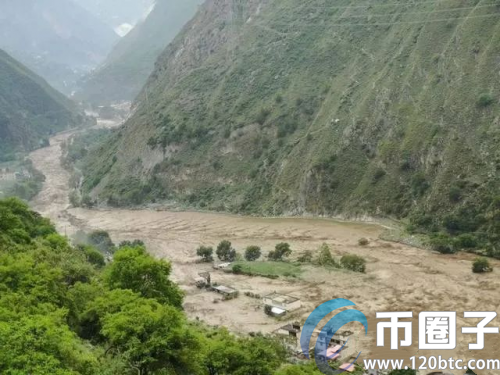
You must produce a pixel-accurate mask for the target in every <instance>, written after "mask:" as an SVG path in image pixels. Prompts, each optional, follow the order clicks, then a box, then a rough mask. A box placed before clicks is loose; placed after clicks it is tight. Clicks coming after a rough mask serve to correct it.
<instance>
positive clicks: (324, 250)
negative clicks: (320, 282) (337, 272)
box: [316, 243, 338, 267]
mask: <svg viewBox="0 0 500 375" xmlns="http://www.w3.org/2000/svg"><path fill="white" fill-rule="evenodd" d="M316 263H317V264H318V265H320V266H323V267H325V266H334V267H336V266H338V265H337V262H336V261H335V259H333V257H332V253H331V252H330V248H329V247H328V245H327V244H326V243H324V244H323V245H321V247H320V248H319V254H318V258H317V259H316Z"/></svg>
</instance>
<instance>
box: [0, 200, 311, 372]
mask: <svg viewBox="0 0 500 375" xmlns="http://www.w3.org/2000/svg"><path fill="white" fill-rule="evenodd" d="M0 215H2V216H1V217H3V218H5V219H6V220H7V221H6V222H2V223H1V224H0V225H2V228H3V230H2V231H0V239H1V241H0V348H1V350H0V373H2V374H7V375H21V374H34V375H35V374H36V375H78V374H80V375H116V374H120V375H136V374H139V375H142V374H144V375H145V374H148V375H184V374H190V375H207V374H211V375H271V374H275V372H276V371H277V370H278V368H279V367H280V366H281V365H282V364H283V363H284V362H285V359H286V352H285V350H284V349H283V347H282V346H281V345H280V344H279V343H277V342H276V341H274V340H272V339H269V338H265V337H261V336H257V337H254V338H251V337H237V336H235V335H232V334H229V333H228V332H227V331H226V330H221V329H211V328H208V327H204V326H203V325H201V324H196V325H195V324H192V323H188V322H187V321H186V317H185V315H184V314H183V312H182V310H181V309H180V307H181V303H182V293H181V292H180V290H179V288H178V286H177V285H176V284H174V283H173V282H171V280H170V279H169V277H170V273H171V266H170V263H168V262H166V261H162V260H156V259H154V258H153V257H151V256H150V255H149V254H147V252H146V249H145V248H144V247H143V246H142V245H141V244H138V246H133V247H127V246H126V247H123V248H121V249H120V250H118V251H117V252H116V254H115V256H114V259H113V261H112V262H111V263H109V264H108V265H105V264H104V258H103V256H102V254H101V253H100V252H99V251H97V250H96V249H95V248H93V247H91V246H88V245H81V246H76V247H73V246H71V245H70V243H69V242H68V239H67V238H65V237H63V236H60V235H58V234H57V233H55V230H54V228H53V227H52V225H50V223H49V222H48V221H47V220H45V219H42V218H41V217H40V216H38V215H37V214H35V213H33V212H31V211H30V210H29V209H28V207H27V206H26V205H24V204H23V203H21V202H19V201H17V200H7V201H2V200H0ZM104 237H107V236H104ZM229 248H230V249H231V246H230V244H229ZM285 253H286V252H285ZM290 371H291V370H290ZM285 374H287V375H288V373H285ZM292 374H295V373H294V372H292V373H290V375H292ZM312 374H314V373H312Z"/></svg>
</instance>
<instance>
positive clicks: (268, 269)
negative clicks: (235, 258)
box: [229, 261, 302, 277]
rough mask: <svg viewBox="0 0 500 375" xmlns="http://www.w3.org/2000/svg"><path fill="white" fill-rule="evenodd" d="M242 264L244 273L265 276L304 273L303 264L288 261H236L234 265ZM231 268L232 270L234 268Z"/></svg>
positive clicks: (290, 275) (285, 275)
mask: <svg viewBox="0 0 500 375" xmlns="http://www.w3.org/2000/svg"><path fill="white" fill-rule="evenodd" d="M237 265H240V266H241V267H242V269H243V272H242V273H243V274H248V275H255V276H264V277H279V276H284V277H299V276H300V274H301V273H302V269H301V266H300V265H298V264H296V263H288V262H246V261H240V262H234V263H233V264H232V267H234V266H237ZM229 270H231V271H232V268H230V269H229Z"/></svg>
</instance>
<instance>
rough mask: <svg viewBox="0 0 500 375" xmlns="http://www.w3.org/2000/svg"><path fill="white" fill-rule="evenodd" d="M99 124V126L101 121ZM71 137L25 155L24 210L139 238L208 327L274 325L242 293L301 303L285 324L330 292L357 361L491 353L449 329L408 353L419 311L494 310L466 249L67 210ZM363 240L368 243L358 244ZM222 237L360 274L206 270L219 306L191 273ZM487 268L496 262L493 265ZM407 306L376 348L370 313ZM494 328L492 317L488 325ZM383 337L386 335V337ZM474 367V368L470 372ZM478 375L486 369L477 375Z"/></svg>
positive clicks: (248, 221) (348, 228)
mask: <svg viewBox="0 0 500 375" xmlns="http://www.w3.org/2000/svg"><path fill="white" fill-rule="evenodd" d="M110 125H113V124H110V123H101V126H110ZM72 135H73V133H72V132H67V133H62V134H58V135H57V136H55V137H53V138H52V139H51V146H50V147H47V148H44V149H40V150H37V151H35V152H33V153H32V154H31V158H32V160H33V162H34V165H35V167H36V168H37V169H38V170H40V171H41V172H42V173H43V174H44V175H45V176H46V182H45V184H44V187H43V191H42V192H41V193H40V194H39V195H38V196H37V197H36V199H35V200H34V201H33V207H34V209H36V210H37V211H39V212H41V213H42V214H43V215H45V216H47V217H49V218H50V219H51V220H52V221H53V222H54V223H55V224H56V226H57V228H58V230H59V231H60V232H61V233H66V234H67V235H71V234H73V233H74V232H75V231H76V230H78V229H83V230H87V231H88V230H93V229H103V230H106V231H108V232H109V233H110V234H111V236H112V238H113V240H114V241H116V242H118V241H121V240H125V239H128V240H133V239H141V240H143V241H144V242H145V243H146V245H147V246H148V249H149V251H150V252H151V253H152V254H154V255H155V256H157V257H159V258H165V259H168V260H170V261H171V262H172V264H173V277H174V279H175V280H176V281H177V282H178V283H179V284H180V285H181V286H182V288H183V289H184V290H185V291H186V298H185V306H184V307H185V310H186V312H187V314H188V315H189V316H190V317H191V318H193V319H195V318H199V319H201V320H203V321H205V322H207V323H208V324H212V325H224V326H226V327H228V328H229V329H230V330H232V331H235V332H258V331H260V332H272V331H273V330H275V329H277V328H279V327H280V326H282V325H284V324H285V323H286V322H287V320H285V321H277V320H275V319H274V318H270V317H268V316H266V315H265V314H264V312H263V309H262V303H261V301H260V300H259V299H256V298H251V297H248V296H246V295H244V292H252V293H256V294H259V295H265V294H268V293H271V292H274V291H276V292H279V293H284V294H290V295H293V296H295V297H298V298H300V299H301V300H302V304H303V307H302V309H301V310H299V312H298V313H296V314H294V315H293V316H290V317H289V320H304V319H305V318H306V317H307V315H308V314H309V313H310V312H311V311H312V310H313V309H314V308H315V307H316V306H317V305H319V304H320V303H321V302H324V301H326V300H329V299H332V298H339V297H341V298H347V299H350V300H352V301H353V302H355V303H356V304H357V308H358V309H359V310H361V311H362V312H364V313H365V314H366V315H367V316H368V318H369V322H370V324H369V336H368V337H367V338H363V337H360V338H359V343H358V344H356V345H359V347H360V349H362V350H363V356H364V357H372V358H395V359H400V358H408V357H410V356H413V355H428V356H429V355H436V356H438V355H441V356H443V358H449V357H452V356H453V357H455V358H462V359H471V358H483V359H489V358H498V357H499V355H498V353H500V339H499V338H500V335H492V334H490V335H486V349H485V350H483V351H470V350H469V349H468V343H469V342H475V336H474V335H467V334H462V333H461V332H460V328H459V330H458V334H457V337H458V341H459V344H458V345H457V348H456V349H455V350H448V351H440V352H430V351H419V350H418V313H419V312H422V311H456V312H458V326H459V327H462V326H471V325H473V326H475V324H476V323H477V322H476V321H475V320H474V319H473V320H470V319H467V320H466V319H464V318H463V313H464V312H465V311H498V308H499V304H500V298H499V295H500V294H499V292H498V291H499V287H500V281H499V273H498V272H499V271H497V270H495V271H494V272H493V273H491V274H487V275H476V274H473V273H472V272H471V260H472V259H473V257H471V256H469V255H467V254H461V255H454V256H443V255H440V254H436V253H432V252H429V251H426V250H421V249H416V248H411V247H408V246H404V245H400V244H394V243H388V242H385V241H381V240H379V239H378V236H379V235H380V233H381V232H382V231H383V228H382V227H380V226H377V225H372V224H362V223H343V222H338V221H333V220H327V219H300V218H290V219H288V218H255V217H241V216H234V215H225V214H214V213H200V212H174V211H153V210H121V209H120V210H118V209H105V210H88V209H81V208H71V206H70V203H69V199H68V182H69V178H70V174H69V173H68V172H67V171H66V170H64V169H63V168H62V166H61V163H60V158H61V153H62V150H61V144H62V143H63V142H65V141H67V140H68V139H69V138H70V137H71V136H72ZM361 237H366V238H368V239H369V240H370V244H369V245H368V246H366V247H362V246H359V245H358V240H359V239H360V238H361ZM223 239H228V240H230V241H231V242H232V243H233V245H234V247H236V248H237V249H239V250H240V251H241V250H242V249H244V248H245V247H246V246H248V245H258V246H261V247H262V248H263V250H264V253H265V252H267V251H269V250H272V249H273V248H274V246H275V245H276V243H278V242H283V241H286V242H289V243H290V244H291V246H292V249H293V250H294V251H295V253H299V252H300V251H303V250H313V251H314V250H316V249H317V248H318V247H319V246H320V245H321V244H323V243H327V244H328V245H330V247H331V249H332V252H333V254H334V255H335V256H341V255H343V254H346V253H355V254H359V255H361V256H363V257H365V258H366V259H367V261H368V265H367V272H366V273H365V274H358V273H353V272H347V271H328V270H324V269H321V268H315V267H312V266H308V267H304V271H303V273H302V275H301V276H300V277H299V278H296V279H277V280H271V279H267V278H260V277H248V276H241V275H231V274H227V273H224V272H222V271H213V270H212V271H213V272H212V279H213V280H214V281H216V282H218V283H220V284H224V285H228V286H231V287H233V288H236V289H238V290H239V291H240V297H239V298H237V299H234V300H231V301H225V302H219V301H217V299H218V297H217V295H214V294H213V293H211V292H207V291H202V290H198V289H197V288H196V287H195V286H194V278H195V277H196V276H198V273H199V272H202V271H208V270H211V267H210V265H203V264H199V263H197V257H196V248H197V247H198V246H199V245H211V246H215V245H217V243H218V242H220V241H221V240H223ZM494 265H495V266H496V269H498V270H500V264H499V263H498V262H494ZM383 311H412V312H413V313H414V319H413V320H412V321H413V330H414V334H413V342H414V345H413V346H411V347H406V348H403V349H402V350H399V351H392V352H391V351H390V350H389V347H388V346H387V347H386V348H377V346H376V344H375V341H374V338H375V336H376V323H377V321H376V320H375V313H376V312H383ZM494 325H496V326H499V325H500V322H499V321H498V320H497V321H495V324H494ZM386 342H388V338H387V340H386ZM478 373H479V372H478ZM483 373H486V372H483Z"/></svg>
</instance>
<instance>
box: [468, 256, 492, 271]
mask: <svg viewBox="0 0 500 375" xmlns="http://www.w3.org/2000/svg"><path fill="white" fill-rule="evenodd" d="M491 271H493V268H492V267H491V265H490V262H489V261H488V259H486V258H476V259H475V260H474V263H472V272H474V273H485V272H491Z"/></svg>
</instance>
